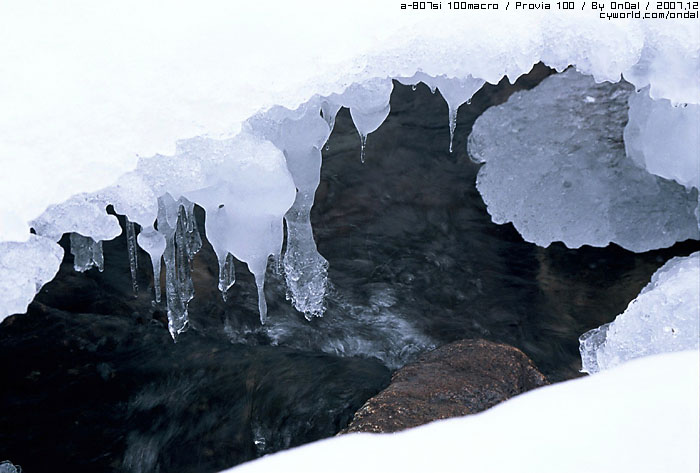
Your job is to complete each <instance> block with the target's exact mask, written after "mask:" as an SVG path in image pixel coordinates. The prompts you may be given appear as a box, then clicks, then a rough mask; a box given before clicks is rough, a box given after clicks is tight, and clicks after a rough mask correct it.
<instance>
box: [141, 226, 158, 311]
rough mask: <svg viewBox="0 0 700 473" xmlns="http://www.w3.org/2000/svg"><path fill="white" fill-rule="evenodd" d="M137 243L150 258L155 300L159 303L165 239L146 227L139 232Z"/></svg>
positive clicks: (151, 228)
mask: <svg viewBox="0 0 700 473" xmlns="http://www.w3.org/2000/svg"><path fill="white" fill-rule="evenodd" d="M137 241H138V244H139V246H140V247H141V248H143V250H144V251H145V252H146V253H148V255H149V256H150V257H151V266H152V267H153V289H154V292H155V300H156V302H160V260H161V258H162V257H163V252H165V237H164V236H163V234H162V233H160V232H158V231H157V230H155V229H154V228H153V227H147V228H144V229H143V230H141V233H139V235H138V237H137Z"/></svg>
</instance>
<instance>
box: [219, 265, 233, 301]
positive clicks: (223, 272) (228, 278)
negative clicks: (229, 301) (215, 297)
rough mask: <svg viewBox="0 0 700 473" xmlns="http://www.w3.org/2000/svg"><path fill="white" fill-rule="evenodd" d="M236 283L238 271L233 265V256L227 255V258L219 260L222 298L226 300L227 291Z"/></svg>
mask: <svg viewBox="0 0 700 473" xmlns="http://www.w3.org/2000/svg"><path fill="white" fill-rule="evenodd" d="M235 282H236V269H235V267H234V265H233V255H232V254H231V253H227V254H226V258H225V259H224V260H223V261H222V260H219V291H221V297H222V298H223V299H224V300H226V291H228V290H229V289H230V288H231V286H233V284H234V283H235Z"/></svg>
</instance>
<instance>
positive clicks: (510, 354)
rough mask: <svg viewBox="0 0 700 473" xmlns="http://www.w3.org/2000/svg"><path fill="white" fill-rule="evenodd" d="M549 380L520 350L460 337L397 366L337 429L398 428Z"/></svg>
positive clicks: (472, 409) (479, 407)
mask: <svg viewBox="0 0 700 473" xmlns="http://www.w3.org/2000/svg"><path fill="white" fill-rule="evenodd" d="M545 384H548V382H547V379H546V378H545V376H544V375H543V374H542V373H540V372H539V371H538V369H537V368H536V367H535V365H534V363H533V362H532V361H531V360H530V359H529V358H528V357H527V356H526V355H525V354H524V353H523V352H521V351H520V350H518V349H517V348H515V347H512V346H510V345H505V344H501V343H494V342H489V341H486V340H460V341H457V342H454V343H450V344H448V345H444V346H442V347H440V348H438V349H436V350H433V351H431V352H429V353H426V354H424V355H422V356H421V357H419V358H418V360H417V361H416V362H414V363H412V364H409V365H406V366H405V367H403V368H401V369H400V370H398V371H397V372H396V373H395V374H394V376H393V377H392V379H391V383H390V384H389V387H387V388H386V389H385V390H384V391H382V392H380V393H379V394H377V395H376V396H374V397H372V398H370V399H369V400H368V401H367V402H366V403H365V404H364V406H362V407H361V408H360V410H359V411H357V412H356V413H355V416H354V418H353V420H352V422H351V423H350V425H349V426H348V427H347V428H346V429H344V430H343V431H342V432H341V433H350V432H397V431H399V430H403V429H407V428H409V427H415V426H418V425H422V424H426V423H428V422H431V421H434V420H437V419H446V418H448V417H457V416H463V415H467V414H475V413H477V412H480V411H483V410H486V409H488V408H489V407H492V406H494V405H496V404H498V403H499V402H502V401H505V400H506V399H508V398H511V397H513V396H516V395H518V394H521V393H523V392H525V391H529V390H530V389H534V388H537V387H539V386H543V385H545Z"/></svg>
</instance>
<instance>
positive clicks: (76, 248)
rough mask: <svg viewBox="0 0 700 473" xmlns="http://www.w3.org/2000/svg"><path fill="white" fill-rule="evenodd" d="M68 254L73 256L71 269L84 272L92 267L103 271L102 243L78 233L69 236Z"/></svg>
mask: <svg viewBox="0 0 700 473" xmlns="http://www.w3.org/2000/svg"><path fill="white" fill-rule="evenodd" d="M70 252H71V254H72V255H73V268H75V270H76V271H79V272H81V273H82V272H84V271H87V270H88V269H90V268H92V267H93V266H95V267H97V269H99V270H100V271H102V270H104V266H105V261H104V256H103V255H102V242H101V241H95V240H93V239H92V238H90V237H86V236H83V235H81V234H79V233H71V234H70Z"/></svg>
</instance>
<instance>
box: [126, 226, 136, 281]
mask: <svg viewBox="0 0 700 473" xmlns="http://www.w3.org/2000/svg"><path fill="white" fill-rule="evenodd" d="M126 246H127V251H128V252H129V269H130V270H131V285H132V286H133V289H134V294H137V293H138V292H139V284H138V281H137V279H136V276H137V270H138V264H139V261H138V248H137V247H136V229H135V228H134V222H130V221H129V219H128V218H127V219H126Z"/></svg>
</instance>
